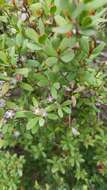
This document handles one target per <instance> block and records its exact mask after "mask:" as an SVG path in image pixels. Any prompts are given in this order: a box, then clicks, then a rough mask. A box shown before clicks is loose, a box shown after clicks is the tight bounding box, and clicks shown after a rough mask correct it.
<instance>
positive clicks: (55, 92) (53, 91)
mask: <svg viewBox="0 0 107 190" xmlns="http://www.w3.org/2000/svg"><path fill="white" fill-rule="evenodd" d="M51 94H52V97H53V98H55V99H57V90H56V88H55V87H54V86H53V87H52V88H51Z"/></svg>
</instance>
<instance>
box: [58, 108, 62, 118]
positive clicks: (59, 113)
mask: <svg viewBox="0 0 107 190" xmlns="http://www.w3.org/2000/svg"><path fill="white" fill-rule="evenodd" d="M58 115H59V117H60V118H62V117H63V111H62V109H61V108H59V109H58Z"/></svg>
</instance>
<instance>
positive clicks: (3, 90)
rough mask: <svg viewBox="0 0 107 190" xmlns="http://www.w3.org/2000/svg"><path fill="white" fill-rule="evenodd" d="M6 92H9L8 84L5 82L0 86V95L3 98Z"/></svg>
mask: <svg viewBox="0 0 107 190" xmlns="http://www.w3.org/2000/svg"><path fill="white" fill-rule="evenodd" d="M8 91H9V83H8V82H6V83H4V84H3V86H2V89H1V95H2V96H4V95H5V94H6V93H7V92H8Z"/></svg>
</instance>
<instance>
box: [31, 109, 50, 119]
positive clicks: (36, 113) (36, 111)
mask: <svg viewBox="0 0 107 190" xmlns="http://www.w3.org/2000/svg"><path fill="white" fill-rule="evenodd" d="M34 114H35V115H39V116H43V117H46V116H47V112H46V110H44V109H41V108H36V109H35V110H34Z"/></svg>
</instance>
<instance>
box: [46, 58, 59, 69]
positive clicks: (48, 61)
mask: <svg viewBox="0 0 107 190" xmlns="http://www.w3.org/2000/svg"><path fill="white" fill-rule="evenodd" d="M57 61H58V59H57V58H56V57H48V59H46V61H45V63H46V65H48V66H49V67H51V66H53V65H54V64H56V63H57Z"/></svg>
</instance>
